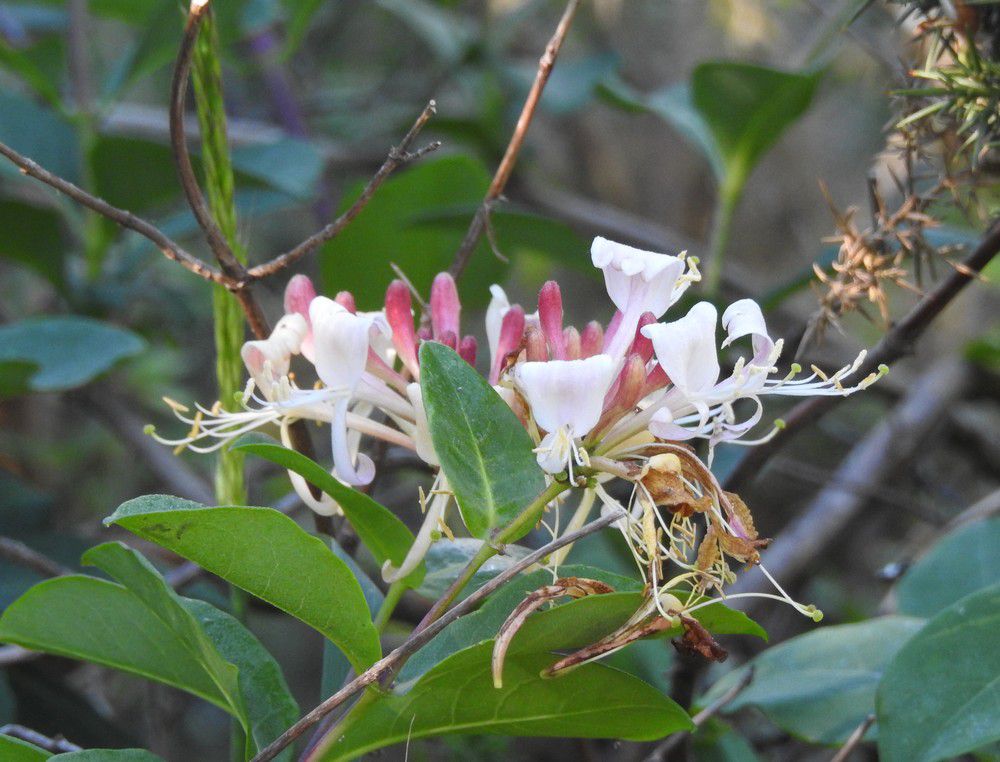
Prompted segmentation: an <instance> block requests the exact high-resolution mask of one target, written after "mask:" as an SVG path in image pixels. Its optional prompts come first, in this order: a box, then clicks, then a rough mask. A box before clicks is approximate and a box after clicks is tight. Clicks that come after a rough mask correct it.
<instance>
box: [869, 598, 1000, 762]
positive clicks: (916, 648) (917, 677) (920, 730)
mask: <svg viewBox="0 0 1000 762" xmlns="http://www.w3.org/2000/svg"><path fill="white" fill-rule="evenodd" d="M998 631H1000V584H996V585H993V586H992V587H989V588H987V589H985V590H981V591H979V592H978V593H973V594H972V595H969V596H966V597H965V598H962V599H961V600H960V601H958V602H956V603H954V604H952V605H951V606H949V607H948V608H946V609H944V610H943V611H942V612H941V613H939V614H938V615H937V616H935V617H934V618H933V619H931V620H930V621H929V622H928V623H927V626H926V627H924V629H923V630H921V631H920V632H919V633H917V634H916V635H915V636H914V637H913V638H912V639H911V640H910V641H909V642H908V643H906V645H904V646H903V647H902V648H901V649H900V651H899V653H897V654H896V656H895V658H894V659H893V660H892V661H891V662H890V663H889V666H888V667H887V668H886V670H885V676H884V677H883V678H882V683H881V685H879V689H878V701H877V706H878V721H879V725H880V727H881V730H880V732H879V739H878V748H879V757H880V759H883V760H885V762H935V760H939V759H950V758H952V757H957V756H959V755H961V754H964V753H966V752H970V751H974V750H976V749H978V748H980V747H983V746H986V745H988V744H991V743H994V742H996V741H998V740H1000V648H997V632H998Z"/></svg>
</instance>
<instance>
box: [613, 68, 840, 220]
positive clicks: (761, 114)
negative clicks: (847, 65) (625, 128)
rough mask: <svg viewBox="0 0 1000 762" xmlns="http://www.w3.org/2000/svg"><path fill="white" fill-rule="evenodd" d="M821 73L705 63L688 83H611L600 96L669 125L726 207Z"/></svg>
mask: <svg viewBox="0 0 1000 762" xmlns="http://www.w3.org/2000/svg"><path fill="white" fill-rule="evenodd" d="M821 76H822V72H809V73H793V72H785V71H780V70H778V69H771V68H768V67H765V66H757V65H754V64H746V63H734V62H727V61H707V62H705V63H702V64H701V65H699V66H698V67H697V68H695V70H694V72H693V73H692V75H691V81H690V83H689V84H680V85H672V86H670V87H667V88H664V89H662V90H658V91H656V92H653V93H649V94H645V95H644V94H640V93H637V92H635V91H634V90H632V89H631V88H630V87H629V86H628V85H626V84H624V83H622V82H620V81H611V82H608V83H605V85H604V94H605V95H606V96H607V97H608V98H609V99H610V100H612V101H613V102H615V103H616V104H617V105H620V106H624V107H626V108H629V109H632V110H637V109H641V110H645V111H649V112H650V113H654V114H657V115H658V116H660V117H662V118H663V119H665V120H666V121H668V122H669V123H670V124H671V125H673V126H674V127H675V128H676V129H677V131H678V132H680V133H681V134H682V135H683V136H684V137H686V138H687V139H688V140H690V141H691V142H692V143H693V144H694V145H695V146H696V147H698V148H699V149H700V150H701V152H702V153H703V154H704V156H705V158H706V159H707V160H708V162H709V164H710V165H711V167H712V171H713V173H714V174H715V177H716V179H717V180H718V182H719V184H720V186H721V187H720V193H721V195H722V197H723V199H725V200H726V203H727V204H729V205H730V206H732V205H734V204H735V202H736V199H737V198H738V197H739V195H740V192H741V191H742V189H743V186H744V185H745V184H746V181H747V178H748V177H749V176H750V173H751V172H752V171H753V169H754V167H755V166H756V165H757V163H758V162H759V161H760V159H761V157H762V156H763V155H764V154H765V153H766V152H767V150H768V149H769V148H770V147H771V146H772V145H774V143H775V142H776V141H777V140H778V138H780V137H781V135H782V133H783V132H784V131H785V130H786V129H788V127H790V126H791V125H792V124H793V123H794V122H795V121H796V120H797V119H798V118H799V117H800V116H802V114H803V113H805V111H806V110H807V109H808V108H809V105H810V104H811V103H812V98H813V95H814V94H815V92H816V87H817V86H818V85H819V81H820V78H821Z"/></svg>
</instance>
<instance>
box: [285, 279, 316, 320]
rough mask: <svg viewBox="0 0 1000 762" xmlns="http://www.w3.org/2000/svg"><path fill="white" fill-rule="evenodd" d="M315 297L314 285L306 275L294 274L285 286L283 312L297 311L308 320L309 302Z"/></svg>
mask: <svg viewBox="0 0 1000 762" xmlns="http://www.w3.org/2000/svg"><path fill="white" fill-rule="evenodd" d="M315 298H316V287H315V286H313V282H312V281H311V280H309V278H308V276H306V275H296V276H294V277H293V278H292V279H291V280H290V281H288V285H287V286H285V313H286V314H289V313H293V312H297V313H298V314H300V315H302V317H304V318H305V319H306V321H307V322H308V320H309V304H310V303H311V302H312V300H313V299H315Z"/></svg>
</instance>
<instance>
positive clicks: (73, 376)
mask: <svg viewBox="0 0 1000 762" xmlns="http://www.w3.org/2000/svg"><path fill="white" fill-rule="evenodd" d="M145 347H146V342H144V341H143V340H142V339H141V338H139V337H138V336H136V335H135V334H134V333H132V332H130V331H126V330H124V329H122V328H116V327H114V326H111V325H107V324H105V323H100V322H98V321H96V320H91V319H90V318H84V317H78V316H74V317H69V316H67V317H40V318H30V319H28V320H21V321H19V322H17V323H12V324H10V325H5V326H2V327H0V361H2V360H17V361H26V362H31V363H34V364H35V365H37V366H38V372H37V373H35V374H34V375H33V376H32V377H31V381H30V385H31V389H32V390H33V391H37V392H53V391H65V390H66V389H72V388H74V387H77V386H82V385H83V384H85V383H87V382H88V381H91V380H93V379H94V378H96V377H97V376H99V375H101V374H102V373H104V372H106V371H108V370H109V369H111V368H112V367H113V366H114V365H115V364H116V363H118V362H119V361H120V360H123V359H124V358H126V357H132V356H133V355H137V354H139V352H141V351H142V350H143V349H145Z"/></svg>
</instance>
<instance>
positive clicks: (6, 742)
mask: <svg viewBox="0 0 1000 762" xmlns="http://www.w3.org/2000/svg"><path fill="white" fill-rule="evenodd" d="M51 758H52V755H51V754H50V753H49V752H47V751H45V750H44V749H39V748H38V747H37V746H35V745H34V744H30V743H28V742H27V741H22V740H21V739H19V738H11V737H10V736H5V735H0V759H3V760H4V762H44V760H46V759H51Z"/></svg>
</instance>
